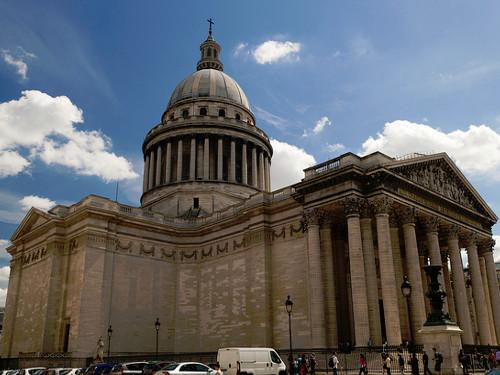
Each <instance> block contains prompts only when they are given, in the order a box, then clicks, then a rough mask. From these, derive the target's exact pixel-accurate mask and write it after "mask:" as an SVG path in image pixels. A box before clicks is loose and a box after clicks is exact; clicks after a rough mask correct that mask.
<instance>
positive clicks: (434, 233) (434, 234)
mask: <svg viewBox="0 0 500 375" xmlns="http://www.w3.org/2000/svg"><path fill="white" fill-rule="evenodd" d="M423 224H424V228H425V231H426V234H425V235H426V238H427V247H428V250H429V258H430V261H431V265H438V266H441V267H442V266H443V261H442V260H441V249H440V248H439V234H438V227H439V219H438V218H437V217H435V216H433V217H427V218H425V219H424V220H423ZM438 280H439V284H441V288H443V290H444V291H445V292H446V291H447V290H446V284H445V282H444V278H443V272H441V273H440V274H439V277H438ZM443 310H444V311H445V312H449V309H448V301H447V300H446V298H445V299H444V305H443Z"/></svg>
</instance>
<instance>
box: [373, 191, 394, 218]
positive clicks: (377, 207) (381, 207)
mask: <svg viewBox="0 0 500 375" xmlns="http://www.w3.org/2000/svg"><path fill="white" fill-rule="evenodd" d="M392 202H393V201H392V199H391V198H389V197H386V196H385V195H382V196H378V197H375V198H372V199H370V204H371V206H372V209H373V212H374V213H375V215H381V214H389V213H390V211H391V207H392Z"/></svg>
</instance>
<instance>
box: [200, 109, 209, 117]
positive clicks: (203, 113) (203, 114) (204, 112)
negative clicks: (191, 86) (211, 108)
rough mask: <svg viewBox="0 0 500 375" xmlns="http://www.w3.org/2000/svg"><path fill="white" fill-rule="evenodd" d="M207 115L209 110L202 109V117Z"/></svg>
mask: <svg viewBox="0 0 500 375" xmlns="http://www.w3.org/2000/svg"><path fill="white" fill-rule="evenodd" d="M206 115H207V109H206V108H200V116H206Z"/></svg>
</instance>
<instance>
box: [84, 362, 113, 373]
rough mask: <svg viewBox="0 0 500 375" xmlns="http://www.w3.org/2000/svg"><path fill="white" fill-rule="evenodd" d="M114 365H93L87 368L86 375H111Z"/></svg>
mask: <svg viewBox="0 0 500 375" xmlns="http://www.w3.org/2000/svg"><path fill="white" fill-rule="evenodd" d="M112 368H113V365H112V364H110V363H99V364H97V365H96V364H93V365H90V366H89V367H87V370H85V375H109V374H110V372H111V369H112Z"/></svg>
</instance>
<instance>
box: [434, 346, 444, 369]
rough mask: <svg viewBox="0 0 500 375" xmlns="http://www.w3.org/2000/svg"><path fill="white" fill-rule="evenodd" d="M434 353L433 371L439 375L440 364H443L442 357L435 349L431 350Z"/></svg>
mask: <svg viewBox="0 0 500 375" xmlns="http://www.w3.org/2000/svg"><path fill="white" fill-rule="evenodd" d="M432 351H433V352H434V371H436V372H437V373H438V374H439V375H441V364H442V363H443V355H442V354H441V353H440V352H438V351H437V349H436V348H432Z"/></svg>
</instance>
